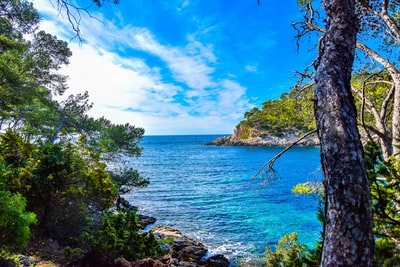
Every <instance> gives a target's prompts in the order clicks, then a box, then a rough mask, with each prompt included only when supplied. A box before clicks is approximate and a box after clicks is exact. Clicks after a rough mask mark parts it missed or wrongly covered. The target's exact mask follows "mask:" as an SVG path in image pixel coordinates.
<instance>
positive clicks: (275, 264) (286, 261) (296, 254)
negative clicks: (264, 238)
mask: <svg viewBox="0 0 400 267" xmlns="http://www.w3.org/2000/svg"><path fill="white" fill-rule="evenodd" d="M306 249H307V247H306V246H305V245H302V244H299V243H298V241H297V233H291V234H286V235H284V236H283V237H282V238H281V239H280V240H279V242H278V245H277V246H276V250H275V252H274V251H273V250H272V249H271V248H270V247H267V248H266V251H265V263H266V265H267V266H271V267H281V266H283V267H295V266H303V257H304V253H305V251H306Z"/></svg>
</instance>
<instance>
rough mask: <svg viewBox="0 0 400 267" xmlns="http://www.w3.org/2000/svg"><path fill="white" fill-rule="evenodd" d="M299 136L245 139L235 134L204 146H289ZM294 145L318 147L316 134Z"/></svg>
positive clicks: (265, 136)
mask: <svg viewBox="0 0 400 267" xmlns="http://www.w3.org/2000/svg"><path fill="white" fill-rule="evenodd" d="M299 138H301V136H300V135H297V134H295V133H291V134H286V135H284V136H281V137H279V136H271V135H266V134H264V135H260V136H255V137H250V138H246V139H241V138H238V137H237V136H236V135H235V134H233V135H230V136H223V137H219V138H217V139H214V140H213V141H211V142H209V143H207V144H206V145H214V146H290V145H292V144H293V143H294V142H296V141H297V140H298V139H299ZM296 145H299V146H318V145H319V139H318V137H317V135H316V134H311V135H309V136H307V137H305V138H304V139H302V140H301V141H299V142H298V143H297V144H296Z"/></svg>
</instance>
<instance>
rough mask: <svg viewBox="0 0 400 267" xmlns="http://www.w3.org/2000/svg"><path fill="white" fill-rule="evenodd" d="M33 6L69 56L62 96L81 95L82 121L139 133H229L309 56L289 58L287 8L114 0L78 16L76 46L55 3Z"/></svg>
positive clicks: (195, 0) (292, 14)
mask: <svg viewBox="0 0 400 267" xmlns="http://www.w3.org/2000/svg"><path fill="white" fill-rule="evenodd" d="M33 2H34V6H35V8H36V9H38V11H39V13H40V15H41V18H42V20H41V24H40V27H41V29H43V30H45V31H46V32H48V33H51V34H54V35H56V36H57V37H58V38H59V39H63V40H66V41H68V43H69V47H70V48H71V50H72V53H73V55H72V57H71V58H70V64H69V65H68V66H65V67H63V68H62V70H61V72H62V73H64V74H66V75H68V76H69V80H68V85H69V89H68V90H67V92H66V93H65V96H67V95H70V94H77V93H83V92H85V91H88V92H89V96H90V101H91V102H93V104H94V106H93V108H92V110H90V112H89V115H90V116H93V117H94V118H98V117H101V116H104V117H105V118H107V119H109V120H111V121H112V122H113V123H117V124H125V123H129V124H131V125H135V126H137V127H142V128H144V129H145V134H147V135H169V134H231V133H232V132H233V130H234V128H235V126H236V125H237V124H238V123H239V122H240V121H241V120H242V119H243V116H244V113H245V112H246V111H249V110H250V109H252V108H253V107H261V105H262V103H263V102H265V101H267V100H270V99H277V98H279V97H280V95H281V94H282V93H284V92H287V91H289V90H290V87H292V86H293V85H294V84H295V81H296V79H295V71H302V70H303V69H304V68H305V66H307V65H309V64H310V62H312V60H313V58H314V54H315V53H313V52H310V50H309V47H310V44H309V43H307V41H305V42H304V43H303V44H302V45H301V49H300V50H299V51H297V46H296V39H295V37H294V36H295V34H296V32H295V30H294V29H293V27H292V26H291V25H292V22H294V21H298V20H300V19H301V13H300V12H299V7H297V6H296V1H285V4H283V3H282V1H280V0H261V1H260V5H258V4H257V0H240V1H239V0H236V1H235V0H234V1H224V0H213V1H204V0H169V1H161V0H158V1H157V0H120V3H119V4H117V5H114V4H111V3H106V4H105V5H104V6H103V7H102V8H100V9H99V8H97V7H95V6H91V7H90V8H89V11H90V16H88V14H87V13H86V12H81V13H80V19H81V20H80V36H81V38H82V40H81V41H79V39H78V38H74V36H75V33H74V32H73V31H72V26H71V24H70V23H69V22H68V20H67V16H66V15H65V14H64V13H63V12H60V11H59V10H57V8H56V0H34V1H33ZM90 3H91V1H90V0H79V1H78V2H77V3H76V4H77V5H78V6H81V7H86V6H88V5H89V4H90ZM75 16H77V17H78V14H76V13H75Z"/></svg>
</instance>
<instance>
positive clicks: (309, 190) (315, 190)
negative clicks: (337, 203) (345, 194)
mask: <svg viewBox="0 0 400 267" xmlns="http://www.w3.org/2000/svg"><path fill="white" fill-rule="evenodd" d="M292 193H294V194H296V195H317V196H319V197H322V196H323V195H324V188H323V185H322V183H321V182H305V183H302V184H296V185H295V186H294V187H293V188H292Z"/></svg>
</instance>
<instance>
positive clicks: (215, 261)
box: [130, 214, 230, 267]
mask: <svg viewBox="0 0 400 267" xmlns="http://www.w3.org/2000/svg"><path fill="white" fill-rule="evenodd" d="M138 216H139V224H140V225H141V227H142V229H146V228H148V227H149V226H151V225H152V224H154V223H155V222H156V218H153V217H150V216H145V215H141V214H139V215H138ZM149 232H150V233H152V234H153V235H154V236H155V237H156V238H157V239H163V240H170V242H167V244H165V245H164V249H165V251H166V252H167V254H166V256H164V257H159V258H147V259H143V260H139V261H136V262H133V263H131V265H130V266H160V267H164V266H165V267H167V266H170V267H228V266H229V265H230V262H229V260H228V259H227V258H226V257H225V256H224V255H222V254H216V255H209V254H208V249H207V248H206V247H205V245H204V244H202V243H201V242H198V241H196V240H194V239H192V238H189V237H187V236H185V235H183V234H182V233H181V232H180V231H179V230H177V229H174V228H172V227H169V226H162V225H159V226H154V227H152V228H151V229H150V231H149Z"/></svg>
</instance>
